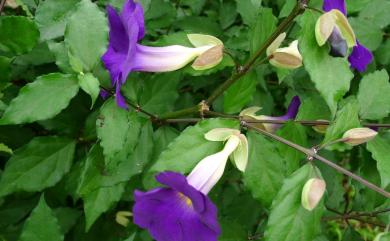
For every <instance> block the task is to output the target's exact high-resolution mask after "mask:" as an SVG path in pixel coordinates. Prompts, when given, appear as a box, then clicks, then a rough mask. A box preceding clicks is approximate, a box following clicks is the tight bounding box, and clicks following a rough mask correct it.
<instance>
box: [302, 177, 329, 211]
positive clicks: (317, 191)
mask: <svg viewBox="0 0 390 241" xmlns="http://www.w3.org/2000/svg"><path fill="white" fill-rule="evenodd" d="M325 190H326V183H325V181H324V180H322V179H319V178H311V179H309V180H308V181H307V182H306V184H305V186H304V187H303V190H302V198H301V203H302V206H303V207H304V208H305V209H306V210H309V211H311V210H313V209H314V208H315V207H316V206H317V205H318V203H319V202H320V200H321V198H322V196H323V195H324V193H325Z"/></svg>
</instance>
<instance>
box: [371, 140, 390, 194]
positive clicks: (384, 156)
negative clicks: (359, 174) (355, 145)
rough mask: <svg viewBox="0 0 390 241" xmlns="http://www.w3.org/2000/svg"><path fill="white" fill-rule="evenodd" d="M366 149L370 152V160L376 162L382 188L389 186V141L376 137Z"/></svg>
mask: <svg viewBox="0 0 390 241" xmlns="http://www.w3.org/2000/svg"><path fill="white" fill-rule="evenodd" d="M367 149H368V150H369V151H370V152H371V154H372V158H374V159H375V160H376V162H377V163H376V165H377V169H378V172H379V175H380V176H381V183H382V187H384V188H386V187H387V186H388V185H389V184H390V156H389V150H390V140H389V139H388V138H385V137H384V136H382V135H378V136H376V137H375V139H374V140H372V141H369V142H368V143H367Z"/></svg>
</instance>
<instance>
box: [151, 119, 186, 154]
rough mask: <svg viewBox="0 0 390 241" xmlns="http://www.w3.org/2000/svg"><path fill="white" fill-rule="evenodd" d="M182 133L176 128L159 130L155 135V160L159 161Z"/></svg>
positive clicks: (164, 127) (163, 127)
mask: <svg viewBox="0 0 390 241" xmlns="http://www.w3.org/2000/svg"><path fill="white" fill-rule="evenodd" d="M179 134H180V132H178V131H177V130H176V129H175V128H173V127H169V126H162V127H160V128H158V129H157V130H156V131H155V132H154V134H153V141H154V148H153V159H155V160H156V159H157V158H158V156H159V155H160V153H161V152H163V151H164V149H165V148H167V146H168V145H169V143H171V141H173V140H174V139H175V138H176V137H178V136H179Z"/></svg>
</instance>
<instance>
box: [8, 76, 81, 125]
mask: <svg viewBox="0 0 390 241" xmlns="http://www.w3.org/2000/svg"><path fill="white" fill-rule="evenodd" d="M78 89H79V86H78V83H77V80H76V77H75V76H74V75H67V74H60V73H51V74H48V75H43V76H40V77H38V78H37V79H36V80H35V81H34V82H32V83H29V84H27V85H26V86H24V87H23V88H22V89H21V90H20V91H19V95H18V96H17V97H16V98H15V99H13V100H12V102H11V103H10V105H9V106H8V108H7V109H6V111H5V113H4V115H3V117H2V119H1V120H0V124H21V123H31V122H34V121H39V120H46V119H49V118H51V117H54V116H56V115H57V114H58V113H60V112H61V110H63V109H65V107H67V106H68V104H69V102H70V100H71V99H72V98H73V97H74V96H75V95H76V94H77V92H78Z"/></svg>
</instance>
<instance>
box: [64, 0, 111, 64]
mask: <svg viewBox="0 0 390 241" xmlns="http://www.w3.org/2000/svg"><path fill="white" fill-rule="evenodd" d="M107 32H108V27H107V21H106V18H105V17H104V14H103V13H102V12H101V11H100V10H99V8H98V7H97V6H96V5H95V4H94V3H92V2H91V1H90V0H82V1H81V2H80V3H79V4H78V5H77V9H76V11H75V12H74V13H73V14H72V16H71V17H70V18H69V20H68V24H67V26H66V31H65V42H66V44H67V45H68V47H69V54H70V55H71V56H72V57H73V58H75V59H76V60H77V62H78V61H79V62H80V64H81V67H82V69H83V70H84V71H86V72H88V71H92V70H93V68H94V67H95V65H96V64H97V63H98V62H99V61H100V57H101V56H102V54H103V53H104V51H105V49H106V46H107Z"/></svg>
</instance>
